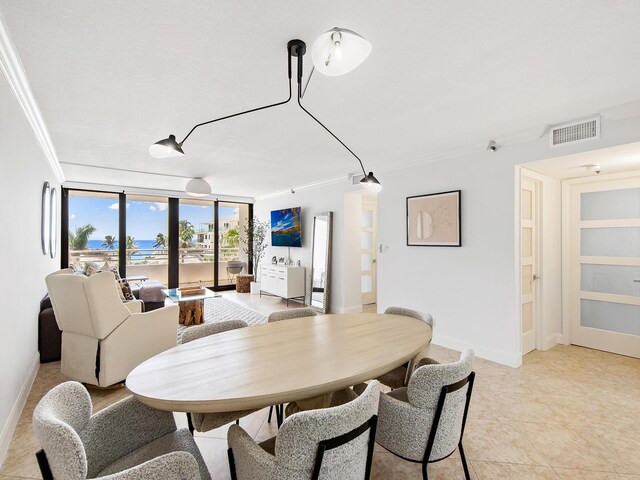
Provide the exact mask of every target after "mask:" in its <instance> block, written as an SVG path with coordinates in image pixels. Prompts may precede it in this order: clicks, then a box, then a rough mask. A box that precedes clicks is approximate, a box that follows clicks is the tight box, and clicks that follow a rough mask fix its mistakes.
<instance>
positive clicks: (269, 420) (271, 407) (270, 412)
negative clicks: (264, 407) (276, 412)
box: [267, 405, 273, 423]
mask: <svg viewBox="0 0 640 480" xmlns="http://www.w3.org/2000/svg"><path fill="white" fill-rule="evenodd" d="M272 413H273V405H271V406H270V407H269V418H268V419H267V421H268V422H269V423H271V414H272Z"/></svg>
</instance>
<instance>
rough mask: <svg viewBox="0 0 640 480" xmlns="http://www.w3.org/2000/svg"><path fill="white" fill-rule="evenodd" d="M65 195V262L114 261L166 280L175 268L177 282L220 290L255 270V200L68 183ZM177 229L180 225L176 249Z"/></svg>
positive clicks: (130, 273) (125, 269)
mask: <svg viewBox="0 0 640 480" xmlns="http://www.w3.org/2000/svg"><path fill="white" fill-rule="evenodd" d="M63 194H64V195H65V197H64V198H65V201H66V204H65V203H64V202H63V208H64V210H65V211H64V212H63V216H62V218H63V220H62V221H63V225H62V226H63V228H66V229H67V230H68V241H67V247H66V248H67V249H68V250H67V251H68V255H67V256H66V257H65V256H63V258H62V259H61V260H62V266H63V267H66V266H67V265H68V263H74V264H76V265H78V266H79V267H80V268H84V266H85V265H86V264H87V262H95V263H96V264H97V265H98V266H99V267H102V266H104V264H105V263H108V264H109V265H110V266H118V267H119V268H120V272H121V274H123V275H126V276H127V277H129V278H130V277H146V278H148V279H150V280H157V281H160V282H161V283H163V284H165V285H168V284H169V283H170V282H169V270H170V268H171V269H175V270H172V271H173V272H177V274H178V275H177V278H178V279H177V280H176V276H175V275H176V274H175V273H172V274H171V275H172V278H173V280H172V282H177V283H179V285H180V286H188V285H204V286H206V287H211V288H220V289H227V288H233V287H234V286H235V277H236V275H237V274H238V273H243V272H248V271H249V265H248V261H247V255H246V253H245V252H244V247H245V246H246V241H245V237H246V235H245V233H246V232H245V225H246V224H247V219H248V218H249V217H250V215H251V214H252V210H251V206H250V205H249V204H245V203H233V202H219V201H210V200H199V199H191V198H180V199H177V198H173V199H169V198H167V197H159V196H152V195H132V194H128V195H127V194H125V193H110V192H93V191H84V190H68V189H65V190H64V192H63ZM172 202H176V203H172ZM64 205H66V208H65V207H64ZM171 205H175V207H171ZM172 208H176V209H177V212H176V210H171V209H172ZM170 211H172V212H176V213H172V214H171V215H174V217H172V216H171V215H170V214H169V212H170ZM170 218H173V220H171V221H172V222H173V223H172V225H169V221H170V220H169V219H170ZM176 223H177V225H176ZM172 226H173V229H172V228H171V227H172ZM171 231H177V232H178V233H177V237H178V249H177V254H172V255H170V253H169V252H170V244H171V242H170V234H169V232H171ZM63 241H64V236H63ZM63 248H65V245H63ZM176 265H177V268H176Z"/></svg>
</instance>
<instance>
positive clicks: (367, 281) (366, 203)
mask: <svg viewBox="0 0 640 480" xmlns="http://www.w3.org/2000/svg"><path fill="white" fill-rule="evenodd" d="M377 216H378V215H377V208H376V201H375V199H374V200H371V199H369V198H367V197H363V198H362V221H361V233H360V235H361V240H360V242H361V244H360V264H361V266H360V269H361V272H360V282H361V289H362V304H363V305H370V304H372V303H376V301H377V299H376V290H377V285H376V284H377V281H376V278H377V272H376V267H377V264H376V263H377V258H376V253H377V250H376V243H377V238H376V233H377V230H376V229H377Z"/></svg>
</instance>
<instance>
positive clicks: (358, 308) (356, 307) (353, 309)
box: [332, 305, 362, 313]
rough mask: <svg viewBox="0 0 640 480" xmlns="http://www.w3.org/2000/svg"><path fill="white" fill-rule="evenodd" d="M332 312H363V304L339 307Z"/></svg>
mask: <svg viewBox="0 0 640 480" xmlns="http://www.w3.org/2000/svg"><path fill="white" fill-rule="evenodd" d="M332 313H362V305H353V306H352V307H339V308H336V309H335V310H334V311H332Z"/></svg>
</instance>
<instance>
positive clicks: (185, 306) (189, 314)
mask: <svg viewBox="0 0 640 480" xmlns="http://www.w3.org/2000/svg"><path fill="white" fill-rule="evenodd" d="M162 293H164V294H165V295H166V296H167V297H169V298H170V299H171V300H172V301H173V302H174V303H177V304H178V306H179V307H180V315H179V320H178V321H179V323H180V324H181V325H187V326H188V325H198V324H200V323H203V322H204V301H205V299H207V298H218V297H220V294H219V293H215V292H212V291H211V290H209V289H208V288H205V289H204V292H203V293H202V295H188V296H182V295H181V294H180V290H178V289H177V288H165V289H163V290H162Z"/></svg>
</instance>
